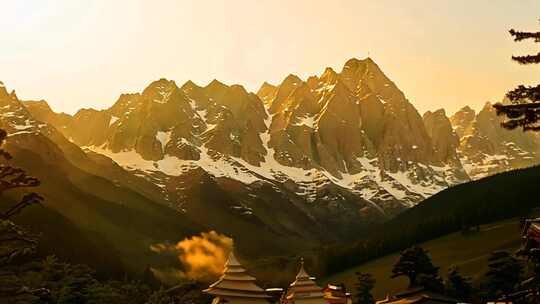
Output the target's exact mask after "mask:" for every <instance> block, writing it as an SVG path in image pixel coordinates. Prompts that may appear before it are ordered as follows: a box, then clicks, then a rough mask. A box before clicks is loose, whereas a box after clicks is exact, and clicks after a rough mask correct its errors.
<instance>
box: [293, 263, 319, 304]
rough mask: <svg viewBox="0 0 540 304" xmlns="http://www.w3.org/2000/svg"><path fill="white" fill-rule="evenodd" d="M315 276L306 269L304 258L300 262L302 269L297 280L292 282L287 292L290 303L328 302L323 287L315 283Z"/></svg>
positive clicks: (316, 303) (314, 303) (315, 303)
mask: <svg viewBox="0 0 540 304" xmlns="http://www.w3.org/2000/svg"><path fill="white" fill-rule="evenodd" d="M314 280H315V278H312V277H310V276H309V274H307V272H306V270H305V269H304V259H302V260H301V262H300V270H299V271H298V274H297V275H296V280H295V281H294V282H292V283H291V285H290V287H289V291H288V292H287V297H286V301H287V303H288V304H327V301H326V300H325V299H324V293H323V290H322V288H321V287H319V286H318V285H317V283H315V281H314Z"/></svg>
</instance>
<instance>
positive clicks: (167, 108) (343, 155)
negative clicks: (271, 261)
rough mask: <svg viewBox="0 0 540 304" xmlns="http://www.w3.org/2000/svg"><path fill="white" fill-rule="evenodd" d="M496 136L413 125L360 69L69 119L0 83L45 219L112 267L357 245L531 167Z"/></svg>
mask: <svg viewBox="0 0 540 304" xmlns="http://www.w3.org/2000/svg"><path fill="white" fill-rule="evenodd" d="M436 102H437V101H433V103H436ZM500 122H501V119H500V118H499V117H497V116H496V114H495V111H494V109H493V107H492V106H491V105H490V104H489V103H487V104H486V105H485V107H484V108H483V109H481V110H480V111H479V112H475V111H474V110H472V109H471V108H469V107H464V108H462V109H461V110H459V111H458V112H456V113H454V114H453V115H449V114H448V113H446V112H445V111H444V110H442V109H441V110H437V111H434V112H431V111H428V112H426V113H424V114H423V115H421V114H420V113H419V112H418V111H417V110H416V108H415V107H414V105H413V103H411V101H409V100H408V99H407V98H406V96H405V94H404V93H403V92H402V91H401V90H400V89H399V88H398V87H397V86H396V84H395V83H394V82H392V81H391V80H390V79H389V78H388V77H387V76H386V75H385V74H384V73H383V71H381V69H380V68H379V67H378V66H377V64H376V63H375V62H374V61H373V60H372V59H370V58H367V59H363V60H358V59H350V60H349V61H347V62H346V63H345V65H344V66H343V68H342V69H341V71H334V70H333V69H331V68H327V69H325V70H324V71H323V73H322V74H321V75H320V76H311V77H309V78H307V79H300V78H299V77H297V76H295V75H289V76H287V77H286V78H285V79H284V80H283V81H282V82H281V83H280V84H278V85H271V84H268V83H264V84H263V85H262V86H261V88H260V89H259V90H258V92H256V93H251V92H248V91H246V89H245V88H244V87H242V86H241V85H226V84H223V83H221V82H219V81H217V80H214V81H212V82H211V83H209V84H208V85H206V86H199V85H197V84H195V83H193V82H191V81H188V82H186V83H185V84H183V85H181V86H179V85H177V84H176V83H175V82H174V81H171V80H166V79H160V80H157V81H154V82H152V83H151V84H150V85H149V86H148V87H146V88H145V89H144V90H143V91H142V92H140V93H129V94H123V95H121V96H120V97H119V98H118V100H117V101H116V102H115V103H114V104H112V106H111V107H110V108H108V109H105V110H95V109H81V110H80V111H78V112H77V113H76V114H74V115H68V114H64V113H56V112H54V111H52V110H51V108H50V107H49V105H48V104H47V102H46V101H43V100H41V101H27V100H20V99H19V98H18V97H17V95H16V94H15V93H14V92H11V93H8V91H7V89H6V88H5V87H4V86H3V85H0V128H2V129H5V130H6V131H8V133H9V140H8V146H7V149H8V150H9V149H11V150H12V151H16V153H14V155H16V156H17V157H16V159H17V165H19V166H21V167H23V168H24V169H25V170H27V171H28V172H29V173H30V174H35V175H37V176H38V177H40V178H41V179H42V180H44V183H43V186H42V188H44V190H43V191H42V190H39V191H42V192H44V194H45V197H46V202H45V205H46V206H48V207H49V208H52V209H54V210H55V212H58V213H60V214H62V215H63V216H65V217H66V218H67V219H69V220H70V221H72V222H74V223H75V224H76V225H78V226H80V227H82V228H83V229H85V230H87V231H93V232H96V233H98V234H100V235H101V237H102V238H104V239H106V240H107V242H108V243H111V244H112V246H116V248H117V250H118V251H120V252H121V253H122V254H124V255H125V254H128V253H129V252H132V251H136V250H138V249H133V247H134V246H138V247H137V248H139V249H140V248H146V249H148V248H149V246H150V245H151V244H153V243H155V242H162V241H176V240H178V239H179V238H182V237H185V236H186V235H190V234H191V233H194V232H197V231H208V230H216V231H219V232H221V233H225V234H227V235H230V236H232V237H233V238H234V239H235V241H236V246H237V247H238V248H239V250H240V251H242V252H244V253H245V254H247V255H251V256H262V255H265V254H282V253H287V252H294V251H297V250H304V249H309V248H312V247H314V246H316V245H317V244H320V243H321V242H339V241H343V240H348V239H351V238H354V237H355V236H356V235H357V233H358V232H359V231H365V229H366V228H368V227H369V225H370V224H372V223H374V222H381V221H384V220H386V219H389V218H391V217H393V216H394V215H396V214H397V213H399V212H401V211H403V210H405V209H407V208H410V207H412V206H414V205H416V204H418V203H420V202H421V201H422V200H424V199H426V198H428V197H430V196H432V195H433V194H435V193H437V192H439V191H441V190H443V189H446V188H448V187H452V186H454V185H457V184H461V183H465V182H468V181H470V180H476V179H480V178H483V177H486V176H489V175H493V174H495V173H498V172H503V171H507V170H511V169H515V168H522V167H527V166H531V165H535V164H538V163H539V160H540V155H539V151H540V139H539V138H538V135H536V134H533V133H523V132H521V131H508V130H505V129H503V128H501V127H500ZM19 155H20V156H19ZM38 163H42V164H41V165H38ZM43 163H45V164H47V165H43ZM53 180H54V181H53ZM47 181H49V182H47ZM58 183H65V184H64V186H61V185H59V184H58ZM96 189H97V190H96ZM113 210H114V211H113ZM139 222H144V223H146V224H145V225H142V226H140V225H139V226H138V227H140V228H138V229H136V230H137V231H136V235H133V232H132V231H130V229H133V227H134V226H136V225H135V223H139ZM142 227H145V228H142ZM110 231H113V233H110ZM140 255H141V257H140V258H143V259H148V257H147V256H145V254H142V253H141V254H140ZM126 263H127V264H130V263H132V264H133V265H135V264H136V262H135V260H133V261H126Z"/></svg>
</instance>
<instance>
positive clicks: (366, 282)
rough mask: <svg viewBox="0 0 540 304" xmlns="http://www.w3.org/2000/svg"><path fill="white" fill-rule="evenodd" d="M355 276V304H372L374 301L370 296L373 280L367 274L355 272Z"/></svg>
mask: <svg viewBox="0 0 540 304" xmlns="http://www.w3.org/2000/svg"><path fill="white" fill-rule="evenodd" d="M355 275H356V284H355V286H354V287H355V290H356V294H355V297H354V301H355V302H354V303H355V304H373V303H375V299H374V298H373V295H372V294H371V291H372V290H373V287H375V279H374V278H373V276H372V275H371V274H369V273H362V272H355Z"/></svg>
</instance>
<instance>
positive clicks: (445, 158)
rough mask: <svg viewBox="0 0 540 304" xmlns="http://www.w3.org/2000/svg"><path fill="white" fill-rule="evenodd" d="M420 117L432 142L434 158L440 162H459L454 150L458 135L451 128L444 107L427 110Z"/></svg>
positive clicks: (457, 142)
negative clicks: (432, 110)
mask: <svg viewBox="0 0 540 304" xmlns="http://www.w3.org/2000/svg"><path fill="white" fill-rule="evenodd" d="M422 118H423V120H424V125H425V127H426V131H427V133H428V135H429V137H430V138H431V141H432V143H433V149H434V154H435V160H436V161H439V162H441V163H448V162H459V158H458V156H457V152H456V149H457V147H458V146H459V137H458V136H457V134H456V133H455V132H454V130H453V129H452V124H451V123H450V119H449V118H448V117H447V116H446V112H445V111H444V109H438V110H436V111H434V112H431V111H427V112H426V113H424V115H423V117H422Z"/></svg>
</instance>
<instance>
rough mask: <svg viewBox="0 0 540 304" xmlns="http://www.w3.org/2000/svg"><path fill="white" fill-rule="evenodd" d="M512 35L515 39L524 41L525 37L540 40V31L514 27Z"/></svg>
mask: <svg viewBox="0 0 540 304" xmlns="http://www.w3.org/2000/svg"><path fill="white" fill-rule="evenodd" d="M510 35H512V36H513V37H514V41H522V40H525V39H534V41H535V42H540V32H520V31H516V30H514V29H511V30H510Z"/></svg>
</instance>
